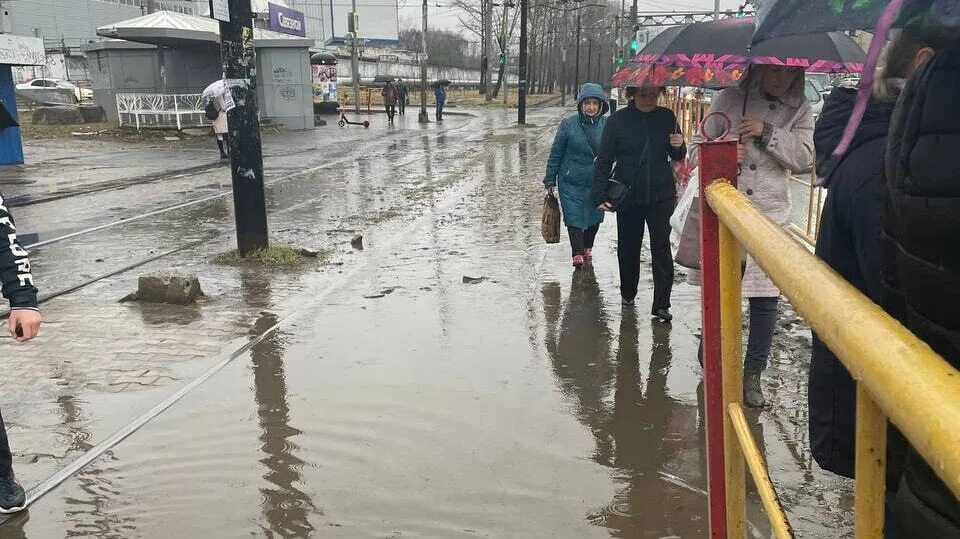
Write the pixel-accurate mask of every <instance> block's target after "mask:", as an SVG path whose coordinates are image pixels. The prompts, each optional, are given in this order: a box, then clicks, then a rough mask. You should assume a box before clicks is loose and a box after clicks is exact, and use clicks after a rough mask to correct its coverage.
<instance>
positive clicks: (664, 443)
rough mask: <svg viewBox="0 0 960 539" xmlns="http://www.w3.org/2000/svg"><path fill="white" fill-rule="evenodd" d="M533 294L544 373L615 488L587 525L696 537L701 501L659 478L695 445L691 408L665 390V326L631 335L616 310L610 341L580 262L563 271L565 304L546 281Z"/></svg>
mask: <svg viewBox="0 0 960 539" xmlns="http://www.w3.org/2000/svg"><path fill="white" fill-rule="evenodd" d="M543 295H544V308H545V317H546V322H547V343H546V346H547V349H548V350H549V351H550V355H551V360H552V363H553V370H554V372H555V374H556V376H557V379H558V382H559V383H560V386H561V388H562V389H563V392H564V393H565V394H566V395H568V396H569V397H570V398H572V399H573V400H574V402H575V403H576V415H577V419H578V420H579V421H581V422H582V423H583V424H584V425H586V426H587V427H588V428H589V429H590V431H591V432H592V433H593V436H594V438H595V440H596V449H595V451H594V452H593V454H592V456H591V458H592V459H593V460H594V461H595V462H597V463H598V464H600V465H603V466H606V467H609V468H611V470H612V471H611V475H612V477H613V478H614V480H615V482H616V484H617V485H618V491H617V493H616V495H615V497H614V499H613V500H611V501H610V503H609V504H607V505H606V506H605V507H603V508H601V509H599V510H597V511H595V512H593V513H591V514H590V515H589V517H588V518H589V520H590V521H591V522H593V523H595V524H597V525H602V526H605V527H608V528H610V529H611V530H612V532H613V536H615V537H643V536H646V534H647V533H652V532H654V531H656V530H659V533H667V534H673V535H676V536H680V537H695V536H702V535H703V534H704V533H705V531H706V521H705V519H704V518H703V516H702V510H703V507H702V506H703V498H702V496H701V495H700V494H699V493H697V492H696V490H695V489H691V488H683V487H681V486H678V485H677V484H675V483H671V482H669V481H666V480H665V479H664V478H662V477H661V475H660V474H661V472H662V470H663V468H664V465H665V464H667V463H671V462H683V461H694V462H696V461H697V460H699V455H698V451H699V449H698V448H699V447H700V445H701V444H700V440H701V438H700V436H698V434H699V430H698V414H697V409H696V407H694V406H690V405H689V404H684V403H682V402H680V401H678V400H676V399H674V398H672V397H671V396H669V395H668V392H667V376H668V373H669V370H670V368H671V361H672V358H673V352H672V350H671V347H670V333H671V326H670V325H668V324H662V323H660V322H657V321H650V322H648V321H647V320H644V322H643V324H644V325H646V324H647V323H649V328H650V336H649V337H647V336H643V337H641V335H640V331H639V325H640V324H641V322H640V321H639V320H638V317H637V315H636V310H635V309H625V310H624V311H623V313H622V315H621V316H620V322H619V330H618V332H617V334H616V337H614V336H613V332H612V331H611V330H610V328H609V325H610V324H611V323H612V320H610V316H608V315H607V313H606V312H605V307H604V302H603V300H602V298H601V290H600V287H599V286H598V284H597V277H596V274H595V272H594V269H593V268H592V267H589V266H588V267H585V268H583V269H581V270H578V271H576V272H574V273H573V277H572V283H571V285H570V293H569V298H568V299H567V301H566V302H565V303H563V304H561V303H560V288H559V286H558V285H556V284H552V283H548V284H546V285H545V286H544V288H543ZM561 311H562V313H561ZM554 334H556V335H555V341H554ZM641 340H643V341H645V343H644V345H645V346H644V348H649V349H650V355H649V361H647V358H646V357H644V358H643V359H641V353H640V343H641ZM644 372H646V377H644ZM684 471H686V472H688V473H689V472H690V470H684ZM694 472H695V473H694V475H695V476H696V475H698V474H700V473H702V472H701V470H694Z"/></svg>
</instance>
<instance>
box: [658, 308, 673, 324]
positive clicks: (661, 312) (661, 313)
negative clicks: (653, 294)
mask: <svg viewBox="0 0 960 539" xmlns="http://www.w3.org/2000/svg"><path fill="white" fill-rule="evenodd" d="M653 316H656V317H657V318H659V319H660V321H661V322H670V321H671V320H673V315H672V314H670V311H669V310H668V309H657V310H655V311H653Z"/></svg>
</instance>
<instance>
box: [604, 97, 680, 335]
mask: <svg viewBox="0 0 960 539" xmlns="http://www.w3.org/2000/svg"><path fill="white" fill-rule="evenodd" d="M664 91H665V89H664V88H662V87H644V88H636V87H633V88H628V90H627V101H628V102H629V104H628V105H627V106H626V107H625V108H622V109H620V110H619V111H617V112H615V113H614V114H613V115H612V116H610V120H608V121H607V125H606V128H605V129H604V130H603V139H602V143H601V145H600V151H598V152H597V161H596V166H595V168H594V182H593V201H594V203H595V204H596V205H597V206H598V207H599V209H601V210H604V211H616V212H617V258H618V259H619V262H620V295H621V297H622V299H623V304H624V306H627V307H632V306H633V305H634V299H635V298H636V295H637V289H638V287H639V284H640V249H641V247H642V245H643V226H644V224H646V226H647V229H648V230H649V231H650V255H651V258H652V259H653V307H652V309H651V314H652V315H653V316H655V317H657V318H659V319H660V320H662V321H664V322H669V321H670V320H672V319H673V315H671V314H670V294H671V291H672V289H673V271H674V270H673V257H672V255H671V252H670V230H671V228H670V216H671V215H672V214H673V210H674V207H675V206H676V203H677V187H676V184H675V181H674V177H673V169H672V168H671V166H670V162H671V161H681V160H683V159H684V158H685V157H686V155H687V146H686V144H685V143H684V140H683V134H682V133H681V132H680V127H679V126H678V125H677V117H676V116H675V115H674V113H673V111H671V110H670V109H667V108H664V107H660V106H658V105H657V101H658V99H659V98H660V96H661V95H662V94H663V92H664ZM614 164H616V166H615V167H614ZM611 174H612V178H613V180H615V181H616V182H617V183H619V184H620V185H621V186H625V189H626V190H625V195H624V196H623V200H622V201H614V200H611V189H610V187H611V183H612V182H610V179H611ZM616 202H620V205H619V207H614V203H616Z"/></svg>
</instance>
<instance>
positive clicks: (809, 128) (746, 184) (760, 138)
mask: <svg viewBox="0 0 960 539" xmlns="http://www.w3.org/2000/svg"><path fill="white" fill-rule="evenodd" d="M805 84H806V82H805V79H804V73H803V69H801V68H792V67H781V66H757V67H754V68H752V69H751V70H750V73H749V75H748V76H747V77H746V78H745V80H744V81H743V83H742V84H741V85H740V86H738V87H736V88H727V89H726V90H723V91H722V92H720V93H719V94H718V95H717V96H716V97H715V98H714V99H713V102H712V103H711V104H710V113H714V112H722V113H724V114H726V115H727V117H728V118H729V119H730V121H731V122H732V125H733V126H734V128H735V130H736V134H737V135H739V138H740V141H741V144H740V145H739V146H738V156H737V157H738V159H739V162H740V166H741V169H742V170H741V173H740V176H739V178H738V188H739V190H740V192H741V193H743V194H744V195H746V196H747V198H748V199H750V201H751V202H753V203H754V204H756V205H757V207H759V208H760V210H761V211H762V212H763V213H764V214H765V215H766V216H767V217H769V218H770V219H771V220H772V221H773V222H775V223H777V224H779V225H783V226H785V225H786V224H787V222H788V221H789V220H790V210H791V203H790V185H789V184H788V180H787V173H788V171H792V172H795V173H803V172H805V171H808V170H810V169H811V168H812V167H813V154H814V148H813V111H812V108H811V105H810V102H809V101H807V99H806V98H805V97H804V85H805ZM744 271H745V273H744V276H743V297H745V298H748V300H749V303H750V331H749V336H748V339H747V350H746V356H745V359H744V365H743V368H744V379H743V391H744V402H746V404H747V406H750V407H753V408H761V407H763V406H764V405H765V404H766V400H765V399H764V397H763V390H762V387H761V384H760V375H761V373H763V371H764V370H765V369H766V368H767V360H768V358H769V356H770V348H771V347H772V346H773V335H774V331H775V330H776V325H777V316H778V311H777V305H778V303H779V301H780V289H779V288H777V286H776V285H775V284H773V281H771V280H770V278H769V277H767V275H766V273H764V271H763V269H762V268H761V267H760V266H759V265H758V264H757V262H756V261H755V260H753V258H752V257H747V260H746V268H745V270H744Z"/></svg>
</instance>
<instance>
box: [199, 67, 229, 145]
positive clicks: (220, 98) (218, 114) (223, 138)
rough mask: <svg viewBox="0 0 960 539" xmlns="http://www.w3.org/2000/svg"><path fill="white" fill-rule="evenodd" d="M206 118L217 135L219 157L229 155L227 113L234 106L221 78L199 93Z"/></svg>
mask: <svg viewBox="0 0 960 539" xmlns="http://www.w3.org/2000/svg"><path fill="white" fill-rule="evenodd" d="M200 97H201V99H202V102H203V107H204V113H205V115H206V118H207V119H208V120H210V121H211V122H213V133H214V135H216V137H217V147H218V148H219V149H220V159H227V158H229V157H230V136H229V135H228V131H229V125H228V123H227V113H228V112H229V111H230V109H232V108H233V107H234V102H233V96H232V95H231V94H230V89H229V88H227V85H226V83H225V82H224V81H223V80H216V81H213V82H212V83H210V85H208V86H207V87H206V88H204V89H203V93H202V94H200Z"/></svg>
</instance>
